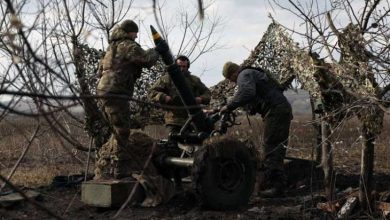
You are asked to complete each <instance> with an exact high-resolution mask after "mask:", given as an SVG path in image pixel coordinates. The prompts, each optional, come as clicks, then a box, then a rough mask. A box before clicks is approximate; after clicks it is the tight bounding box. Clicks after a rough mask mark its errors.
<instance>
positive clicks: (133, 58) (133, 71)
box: [97, 28, 159, 96]
mask: <svg viewBox="0 0 390 220" xmlns="http://www.w3.org/2000/svg"><path fill="white" fill-rule="evenodd" d="M158 57H159V55H158V53H157V52H156V51H155V50H154V49H149V50H146V51H145V50H143V49H142V48H141V46H140V45H139V44H138V43H136V42H135V41H133V40H131V39H130V38H129V37H128V36H127V34H126V33H125V32H124V31H123V30H122V29H120V28H115V29H114V30H113V32H112V35H111V37H110V45H109V47H108V49H107V52H106V54H105V56H104V57H103V59H102V60H101V62H100V64H101V71H102V72H101V75H102V76H101V78H100V81H99V83H98V86H97V91H98V93H100V94H105V93H119V94H127V95H129V96H132V95H133V90H134V83H135V81H136V80H137V79H138V78H139V77H140V75H141V72H142V68H143V67H145V68H150V67H152V66H153V65H154V64H155V63H156V61H157V59H158Z"/></svg>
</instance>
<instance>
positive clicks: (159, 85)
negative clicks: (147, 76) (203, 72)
mask: <svg viewBox="0 0 390 220" xmlns="http://www.w3.org/2000/svg"><path fill="white" fill-rule="evenodd" d="M185 80H186V82H187V85H189V87H190V90H191V91H192V93H193V95H194V97H201V98H202V104H204V105H208V104H209V103H210V99H211V92H210V90H209V89H208V88H207V87H206V86H205V85H204V84H203V83H202V82H201V81H200V79H199V77H197V76H194V75H191V74H190V73H189V72H188V74H185ZM166 96H171V97H172V99H173V102H172V103H169V104H170V105H175V106H183V102H182V101H181V99H180V96H179V93H178V92H177V90H176V87H175V86H174V84H173V82H172V80H171V78H170V77H169V75H168V74H167V73H166V74H165V75H163V76H162V77H161V78H160V79H158V80H157V82H156V83H155V84H154V85H153V86H152V87H151V89H150V91H149V94H148V97H149V99H150V100H151V101H152V102H159V103H161V104H166V103H165V97H166ZM164 119H165V124H169V125H179V126H182V125H183V124H184V123H185V121H186V120H187V119H188V113H187V111H186V110H185V109H176V110H175V109H172V110H171V109H169V110H167V111H166V112H165V115H164Z"/></svg>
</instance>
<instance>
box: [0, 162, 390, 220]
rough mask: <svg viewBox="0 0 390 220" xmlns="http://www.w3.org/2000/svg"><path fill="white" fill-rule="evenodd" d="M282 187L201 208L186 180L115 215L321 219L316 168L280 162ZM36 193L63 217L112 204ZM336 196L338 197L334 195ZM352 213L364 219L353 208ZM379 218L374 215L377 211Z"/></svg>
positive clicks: (28, 208)
mask: <svg viewBox="0 0 390 220" xmlns="http://www.w3.org/2000/svg"><path fill="white" fill-rule="evenodd" d="M286 170H287V174H288V187H287V189H286V194H285V195H284V196H281V197H280V198H273V199H265V198H260V197H258V196H256V194H254V195H253V196H252V198H251V200H250V202H249V204H248V205H246V206H244V207H241V208H239V209H237V210H230V211H229V210H225V211H213V210H208V209H206V208H204V207H202V205H201V202H200V201H198V200H197V197H196V195H195V194H194V193H193V192H192V189H191V184H190V183H186V184H185V189H184V191H182V192H180V193H177V194H176V196H175V197H174V198H173V199H171V200H170V202H169V203H167V204H163V205H160V206H157V207H154V208H143V207H127V208H125V209H124V210H123V211H122V212H121V213H120V215H119V217H118V218H117V219H327V218H331V215H330V214H329V213H326V212H323V211H322V210H319V209H317V208H316V206H317V203H318V202H324V201H325V197H324V196H323V194H322V192H323V190H322V185H321V182H322V175H321V172H320V171H319V170H318V169H316V168H315V166H313V164H312V163H310V162H308V161H292V162H290V163H288V164H287V165H286ZM376 180H377V182H378V183H380V184H377V191H378V192H381V191H384V190H386V187H388V186H389V185H390V175H385V174H376ZM358 184H359V176H358V175H352V174H351V175H337V181H336V190H337V192H342V191H343V190H345V189H347V188H350V187H357V186H358ZM34 190H36V191H38V192H40V193H41V196H40V197H39V198H38V200H37V202H39V203H40V204H41V205H43V206H44V207H46V208H47V209H48V210H50V211H52V212H54V213H55V214H56V215H58V216H60V217H61V218H63V219H108V218H112V217H113V216H115V214H116V212H117V209H104V208H96V207H89V206H87V205H85V204H83V203H82V202H81V198H80V197H81V195H80V194H81V193H80V185H79V184H78V185H77V184H76V185H70V186H53V185H51V186H45V187H40V188H36V189H34ZM340 199H341V200H342V199H343V198H340ZM353 217H354V218H359V219H366V218H367V219H369V217H367V216H366V215H365V214H364V213H359V212H354V214H353ZM377 217H379V215H377ZM52 218H53V217H51V216H49V215H48V214H47V213H46V212H45V211H42V210H41V209H39V208H37V207H35V206H34V205H33V204H31V203H29V202H27V201H24V202H20V203H17V204H14V205H13V206H10V207H7V208H0V219H52Z"/></svg>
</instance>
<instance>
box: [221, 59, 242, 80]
mask: <svg viewBox="0 0 390 220" xmlns="http://www.w3.org/2000/svg"><path fill="white" fill-rule="evenodd" d="M239 68H240V67H239V66H238V65H237V64H235V63H233V62H230V61H229V62H226V63H225V64H224V65H223V69H222V74H223V76H224V77H225V78H226V79H228V78H230V77H231V76H232V74H233V73H234V72H236V71H237V70H238V69H239Z"/></svg>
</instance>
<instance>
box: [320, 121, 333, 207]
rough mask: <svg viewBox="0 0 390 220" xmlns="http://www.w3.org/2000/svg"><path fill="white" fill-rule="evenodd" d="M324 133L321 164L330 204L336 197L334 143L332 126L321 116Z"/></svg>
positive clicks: (322, 131)
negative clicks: (331, 136)
mask: <svg viewBox="0 0 390 220" xmlns="http://www.w3.org/2000/svg"><path fill="white" fill-rule="evenodd" d="M321 133H322V161H321V166H322V169H323V171H324V185H325V194H326V197H327V199H328V202H329V204H331V202H332V201H333V199H334V180H335V178H334V173H333V154H332V144H331V143H330V141H329V136H330V128H329V124H328V123H327V122H326V121H325V120H324V119H323V118H321Z"/></svg>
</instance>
